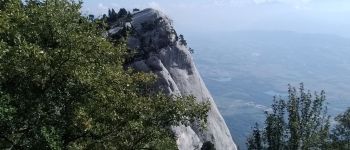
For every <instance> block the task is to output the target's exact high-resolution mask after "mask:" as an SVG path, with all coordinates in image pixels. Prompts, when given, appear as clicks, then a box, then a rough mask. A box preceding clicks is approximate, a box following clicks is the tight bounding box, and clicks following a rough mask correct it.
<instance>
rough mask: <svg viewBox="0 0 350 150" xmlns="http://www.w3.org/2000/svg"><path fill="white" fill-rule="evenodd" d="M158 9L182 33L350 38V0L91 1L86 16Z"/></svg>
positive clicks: (84, 11)
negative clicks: (282, 33) (256, 32)
mask: <svg viewBox="0 0 350 150" xmlns="http://www.w3.org/2000/svg"><path fill="white" fill-rule="evenodd" d="M149 7H151V8H155V9H159V10H161V11H163V12H165V13H166V14H167V15H169V16H170V17H171V18H172V19H173V20H174V25H175V27H176V28H177V30H178V31H180V32H181V33H184V34H185V35H186V33H187V34H190V33H194V32H208V33H212V32H231V31H242V30H263V31H294V32H300V33H317V34H333V35H339V36H343V37H350V19H348V16H349V15H350V1H349V0H192V1H188V0H177V1H173V0H89V1H84V4H83V10H82V11H83V13H85V14H95V15H97V16H99V15H101V14H103V13H106V12H107V11H108V9H109V8H114V9H119V8H127V9H129V10H131V9H133V8H140V9H143V8H149Z"/></svg>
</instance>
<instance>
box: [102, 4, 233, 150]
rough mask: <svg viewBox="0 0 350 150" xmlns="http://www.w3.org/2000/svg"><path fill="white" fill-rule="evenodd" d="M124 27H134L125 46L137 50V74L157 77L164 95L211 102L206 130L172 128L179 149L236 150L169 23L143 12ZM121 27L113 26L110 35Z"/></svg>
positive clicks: (153, 12)
mask: <svg viewBox="0 0 350 150" xmlns="http://www.w3.org/2000/svg"><path fill="white" fill-rule="evenodd" d="M124 27H130V28H133V30H132V32H133V33H132V34H131V35H130V36H129V38H128V47H129V48H131V49H135V50H137V55H136V56H135V58H134V59H133V60H132V62H131V66H132V67H133V68H135V69H136V70H139V71H145V72H153V73H154V74H156V75H157V76H158V81H157V87H158V88H159V89H160V90H163V91H164V92H166V93H167V94H175V95H182V96H184V95H193V96H195V97H196V99H197V100H198V101H208V100H209V101H210V103H211V110H210V111H209V113H208V122H207V129H206V130H204V131H203V130H199V128H198V125H196V124H193V125H191V126H189V127H185V126H178V127H172V129H173V131H174V133H175V134H176V136H177V145H178V148H179V149H180V150H191V149H201V147H202V145H203V143H205V142H211V143H212V144H214V146H215V148H216V149H217V150H236V149H237V147H236V145H235V143H234V142H233V140H232V137H231V135H230V132H229V130H228V128H227V126H226V124H225V121H224V119H223V117H222V116H221V114H220V112H219V111H218V109H217V107H216V104H215V102H214V100H213V98H212V96H211V95H210V93H209V91H208V89H207V87H206V86H205V84H204V82H203V80H202V78H201V76H200V74H199V73H198V71H197V69H196V66H195V64H194V62H193V58H192V56H191V54H190V49H189V48H188V47H187V44H186V43H184V40H183V39H182V37H179V36H178V35H177V33H176V31H175V29H174V28H173V26H172V21H171V19H170V18H168V17H167V16H166V15H165V14H163V13H162V12H160V11H158V10H155V9H145V10H142V11H139V12H136V13H134V14H133V15H132V20H131V22H128V23H125V24H124ZM121 29H122V28H121V27H120V26H114V27H113V26H112V28H111V29H110V30H109V31H108V35H109V36H113V35H114V34H117V33H118V31H120V30H121Z"/></svg>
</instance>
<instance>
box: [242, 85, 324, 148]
mask: <svg viewBox="0 0 350 150" xmlns="http://www.w3.org/2000/svg"><path fill="white" fill-rule="evenodd" d="M325 100H326V97H325V92H324V91H322V92H321V93H320V94H317V93H315V94H314V96H312V94H311V93H310V92H309V91H308V92H306V91H305V90H304V85H303V84H301V85H300V88H299V91H298V92H297V90H296V89H295V88H293V87H291V86H289V89H288V100H287V101H286V100H283V99H282V98H279V99H277V98H274V103H273V104H272V106H271V108H272V111H271V112H266V120H265V128H264V130H262V131H260V130H259V129H258V127H257V126H256V127H255V128H254V129H253V133H252V135H251V136H250V137H249V138H248V141H247V144H248V147H249V149H271V150H282V149H325V148H326V147H327V144H328V140H329V139H328V137H329V116H328V115H327V108H326V107H325V106H324V102H325Z"/></svg>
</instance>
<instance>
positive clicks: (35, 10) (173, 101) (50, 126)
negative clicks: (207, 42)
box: [0, 0, 209, 149]
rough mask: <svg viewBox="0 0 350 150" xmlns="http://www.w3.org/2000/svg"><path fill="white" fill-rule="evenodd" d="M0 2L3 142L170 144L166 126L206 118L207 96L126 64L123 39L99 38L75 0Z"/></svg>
mask: <svg viewBox="0 0 350 150" xmlns="http://www.w3.org/2000/svg"><path fill="white" fill-rule="evenodd" d="M0 2H1V3H0V8H1V9H0V148H1V149H3V148H10V149H143V148H155V149H157V148H159V149H163V148H164V147H169V148H174V147H176V145H175V142H174V139H175V137H174V135H173V133H172V132H171V130H170V126H174V125H179V124H180V123H181V124H184V125H189V124H191V123H192V122H194V121H199V122H202V123H203V122H205V121H206V120H205V119H206V113H207V111H208V110H209V106H208V105H209V104H208V103H201V104H198V103H196V101H195V99H194V97H185V98H181V97H172V96H166V95H164V94H161V93H159V94H158V93H155V92H153V91H150V90H149V89H150V88H149V87H151V85H152V83H153V81H154V80H155V76H153V75H150V74H144V73H135V72H133V71H131V70H125V69H124V67H123V65H124V62H125V60H124V58H125V57H126V56H127V49H126V44H125V43H123V42H119V43H115V44H112V43H111V42H110V41H108V40H107V39H105V38H104V37H103V36H102V35H103V34H102V33H103V32H104V31H103V30H101V29H103V28H100V27H98V26H99V24H98V23H96V22H95V21H91V20H89V19H88V17H84V16H82V15H81V13H80V8H81V2H78V3H77V2H74V1H69V0H44V1H39V0H29V1H26V2H25V3H23V2H22V1H20V0H0ZM90 19H91V17H90Z"/></svg>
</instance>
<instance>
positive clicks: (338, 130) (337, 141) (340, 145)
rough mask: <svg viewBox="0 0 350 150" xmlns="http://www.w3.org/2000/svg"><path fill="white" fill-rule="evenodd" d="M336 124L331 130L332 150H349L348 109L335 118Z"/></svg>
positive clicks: (349, 122) (349, 112) (349, 115)
mask: <svg viewBox="0 0 350 150" xmlns="http://www.w3.org/2000/svg"><path fill="white" fill-rule="evenodd" d="M335 121H336V122H337V124H336V125H335V128H334V129H333V130H332V134H331V138H332V149H339V150H342V149H350V108H348V109H347V110H346V111H345V112H344V113H342V114H339V115H338V116H337V117H335Z"/></svg>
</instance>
